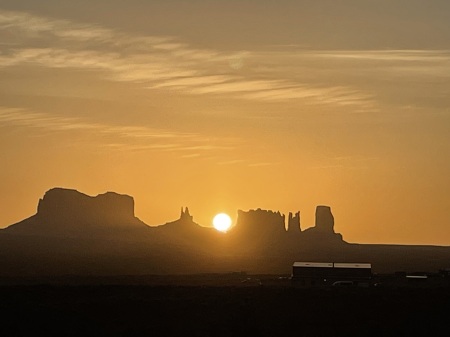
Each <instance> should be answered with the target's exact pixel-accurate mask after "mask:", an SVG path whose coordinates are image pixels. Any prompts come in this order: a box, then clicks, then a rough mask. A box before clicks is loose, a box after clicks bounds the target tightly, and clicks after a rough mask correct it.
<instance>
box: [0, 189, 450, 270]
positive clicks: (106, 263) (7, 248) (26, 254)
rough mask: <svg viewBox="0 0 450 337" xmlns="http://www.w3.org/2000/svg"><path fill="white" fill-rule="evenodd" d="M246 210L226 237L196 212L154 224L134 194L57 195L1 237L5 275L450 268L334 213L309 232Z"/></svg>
mask: <svg viewBox="0 0 450 337" xmlns="http://www.w3.org/2000/svg"><path fill="white" fill-rule="evenodd" d="M285 220H286V217H285V215H283V214H281V213H280V212H274V211H270V210H262V209H256V210H249V211H242V210H240V211H238V219H237V223H236V225H235V226H234V227H233V228H232V230H230V231H229V232H227V233H221V232H218V231H216V230H215V229H213V228H211V227H202V226H200V225H199V224H197V223H196V222H195V221H194V217H193V216H192V215H191V213H190V212H189V209H188V208H187V207H186V208H184V209H183V208H182V209H181V213H180V217H179V219H177V220H174V221H171V222H167V223H166V224H164V225H160V226H157V227H150V226H147V225H146V224H145V223H144V222H142V221H141V220H139V219H138V218H137V217H136V216H135V213H134V200H133V198H132V197H131V196H128V195H123V194H118V193H114V192H106V193H104V194H100V195H97V196H95V197H92V196H88V195H86V194H83V193H80V192H78V191H76V190H73V189H64V188H53V189H51V190H49V191H47V192H46V193H45V195H44V196H43V198H42V199H40V200H39V203H38V207H37V213H36V214H35V215H33V216H31V217H30V218H28V219H25V220H22V221H20V222H18V223H16V224H13V225H11V226H9V227H7V228H5V229H3V230H0V276H13V277H15V276H18V275H19V276H20V275H21V276H24V275H25V276H36V275H41V276H42V275H46V276H48V275H66V274H76V275H86V274H88V275H125V274H126V275H143V274H168V273H170V274H192V273H211V272H230V271H247V272H250V273H269V274H270V273H284V274H287V273H290V271H291V266H292V263H293V262H295V261H316V262H329V261H341V262H358V263H365V262H368V263H371V264H372V266H373V270H374V271H376V272H392V271H399V270H421V271H427V270H429V271H436V270H438V269H440V268H449V267H450V247H433V246H401V245H361V244H349V243H347V242H345V241H344V240H343V239H342V235H341V234H339V233H335V231H334V217H333V214H332V212H331V208H330V207H329V206H325V205H320V206H317V209H316V223H315V226H314V227H312V228H308V229H306V230H303V231H302V230H301V226H300V212H296V213H294V214H292V213H290V214H289V217H288V223H287V228H286V227H285V226H286V223H285Z"/></svg>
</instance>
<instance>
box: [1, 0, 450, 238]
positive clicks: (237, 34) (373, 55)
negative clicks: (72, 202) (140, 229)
mask: <svg viewBox="0 0 450 337" xmlns="http://www.w3.org/2000/svg"><path fill="white" fill-rule="evenodd" d="M448 22H450V3H448V2H447V1H442V0H432V1H422V0H420V1H419V0H409V1H403V0H396V1H386V0H381V1H377V2H374V1H351V0H345V1H340V2H336V1H328V0H326V1H320V2H313V1H289V0H281V1H276V2H275V1H264V2H262V1H261V2H259V1H250V0H243V1H224V0H209V1H208V0H206V1H179V0H172V1H162V0H156V1H151V3H150V2H143V1H138V0H130V1H127V2H123V1H117V0H112V1H111V0H110V1H106V0H92V1H77V2H73V1H68V0H59V1H53V0H42V1H39V2H36V1H31V0H23V1H17V0H16V1H11V0H2V1H0V74H1V76H0V158H1V166H0V181H1V185H0V186H1V188H0V205H1V212H0V228H2V227H6V226H8V225H10V224H12V223H15V222H17V221H19V220H21V219H24V218H25V217H27V216H30V215H32V214H34V213H35V211H36V200H38V198H40V197H42V195H43V193H44V192H45V191H47V190H48V189H50V188H52V187H65V188H74V189H77V190H79V191H83V192H86V193H88V194H90V195H97V194H99V193H104V192H105V191H115V192H118V193H125V194H129V195H131V196H133V197H134V199H135V202H136V215H137V216H138V217H139V218H140V219H141V220H143V221H144V222H145V223H147V224H149V225H159V224H163V223H165V222H167V221H170V220H174V219H176V218H177V217H178V216H179V207H180V206H188V207H189V209H190V211H191V213H192V215H193V216H194V218H195V221H196V222H198V223H200V224H202V225H207V226H212V219H213V217H214V215H216V214H217V213H221V212H224V213H227V214H229V215H231V216H232V217H233V218H234V219H235V218H236V211H237V209H244V210H247V209H255V208H263V209H271V210H280V211H281V212H282V213H286V214H287V213H288V212H290V211H291V212H293V211H297V210H300V211H301V221H302V223H301V225H302V228H307V227H310V226H312V225H313V224H314V209H315V206H316V205H321V204H325V205H330V206H331V207H332V209H333V214H334V215H335V218H336V231H337V232H341V233H343V234H344V235H345V239H346V241H349V242H360V243H400V244H435V245H450V241H449V238H450V226H449V219H450V207H449V206H450V179H449V176H448V172H449V168H450V159H449V158H450V139H449V138H450V136H449V133H448V130H449V129H450V110H449V106H450V105H449V103H450V98H449V97H450V42H449V41H450V25H449V24H448ZM225 235H226V234H225Z"/></svg>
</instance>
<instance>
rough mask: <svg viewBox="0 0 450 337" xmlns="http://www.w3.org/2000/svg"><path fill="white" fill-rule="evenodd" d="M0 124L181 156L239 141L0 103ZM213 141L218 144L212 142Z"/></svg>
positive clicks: (224, 147) (231, 146)
mask: <svg viewBox="0 0 450 337" xmlns="http://www.w3.org/2000/svg"><path fill="white" fill-rule="evenodd" d="M1 126H16V127H27V128H35V129H38V130H42V131H45V133H48V132H65V133H67V132H81V133H83V134H89V135H91V136H96V137H99V143H100V145H101V146H103V147H104V148H109V149H112V150H119V149H124V150H147V151H148V150H151V151H165V152H167V151H170V152H177V153H179V154H180V156H181V157H184V158H188V157H190V156H192V157H194V156H200V155H201V154H204V155H206V154H208V153H209V152H214V151H217V150H221V151H223V150H233V149H234V147H235V146H236V145H237V143H238V142H239V140H237V139H233V140H229V139H221V141H220V142H219V141H217V140H216V139H211V138H208V137H204V136H202V135H200V134H197V133H183V132H177V131H174V130H166V129H155V128H149V127H143V126H126V125H125V126H117V125H111V124H104V123H96V122H91V121H88V120H83V119H80V118H72V117H62V116H56V115H51V114H46V113H38V112H33V111H28V110H26V109H18V108H7V107H1V106H0V127H1ZM102 136H104V138H102ZM216 143H219V144H220V145H215V144H216Z"/></svg>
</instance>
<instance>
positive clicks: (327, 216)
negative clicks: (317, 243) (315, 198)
mask: <svg viewBox="0 0 450 337" xmlns="http://www.w3.org/2000/svg"><path fill="white" fill-rule="evenodd" d="M315 226H316V227H315V228H316V229H317V230H318V231H321V232H326V233H334V217H333V214H332V213H331V208H330V207H329V206H317V207H316V225H315Z"/></svg>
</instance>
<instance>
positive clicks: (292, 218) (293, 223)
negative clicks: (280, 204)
mask: <svg viewBox="0 0 450 337" xmlns="http://www.w3.org/2000/svg"><path fill="white" fill-rule="evenodd" d="M287 231H288V232H289V233H300V232H301V228H300V212H297V213H295V215H293V214H292V212H289V218H288V228H287Z"/></svg>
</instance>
